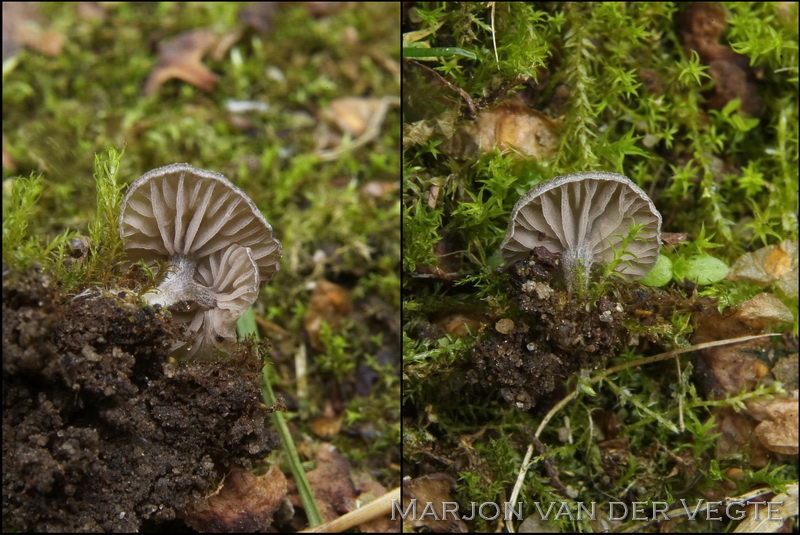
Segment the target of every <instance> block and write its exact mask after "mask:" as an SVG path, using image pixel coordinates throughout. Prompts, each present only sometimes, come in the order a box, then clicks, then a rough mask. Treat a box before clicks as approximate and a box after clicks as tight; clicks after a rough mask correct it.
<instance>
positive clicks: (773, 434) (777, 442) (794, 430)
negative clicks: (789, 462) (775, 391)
mask: <svg viewBox="0 0 800 535" xmlns="http://www.w3.org/2000/svg"><path fill="white" fill-rule="evenodd" d="M799 408H800V405H798V400H797V399H796V398H794V399H793V398H780V399H775V400H772V401H771V402H770V403H768V404H767V405H766V406H765V407H764V413H765V414H763V416H764V418H763V420H762V422H761V423H760V424H758V426H756V430H755V433H756V436H757V437H758V440H759V441H760V442H761V444H762V445H763V446H764V447H765V448H767V449H768V450H770V451H772V452H774V453H780V454H782V455H797V454H798V451H800V449H798V434H799V433H800V430H798V419H797V418H798V409H799ZM751 413H752V412H751ZM759 419H760V418H759Z"/></svg>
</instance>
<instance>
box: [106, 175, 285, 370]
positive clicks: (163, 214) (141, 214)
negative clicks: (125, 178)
mask: <svg viewBox="0 0 800 535" xmlns="http://www.w3.org/2000/svg"><path fill="white" fill-rule="evenodd" d="M119 231H120V236H121V237H122V241H123V244H124V247H125V249H126V251H127V252H128V254H129V255H130V256H131V257H132V258H133V259H135V260H144V261H145V262H147V263H151V264H152V263H154V262H156V261H158V260H166V261H167V267H166V270H165V275H164V277H163V279H162V280H161V282H160V283H159V285H158V286H157V287H156V288H155V289H154V290H152V291H149V292H146V293H145V294H144V295H143V296H142V297H143V298H144V300H145V301H147V302H148V303H149V304H151V305H161V306H163V307H165V308H168V309H169V310H171V311H172V313H173V315H174V316H175V317H176V319H177V320H178V321H180V322H183V323H186V324H188V327H189V331H190V332H192V333H195V337H196V338H198V339H196V340H194V341H193V343H192V344H191V346H189V347H188V348H187V350H188V353H189V355H195V354H200V355H204V356H207V355H208V354H209V353H210V351H211V350H212V348H214V347H216V348H219V349H225V347H227V345H228V344H229V343H230V342H232V341H233V340H235V332H234V327H235V324H236V320H237V319H238V318H239V316H241V314H242V313H243V312H244V310H246V309H247V308H248V307H249V306H250V305H252V304H253V303H254V302H255V300H256V298H257V297H258V289H259V288H260V286H261V284H264V283H266V282H268V281H269V280H270V279H271V278H272V277H273V276H274V275H275V273H276V272H277V271H278V269H279V264H278V262H279V261H280V255H281V244H280V242H279V241H278V240H276V239H275V238H274V237H273V236H272V227H270V225H269V223H267V221H266V219H264V216H262V215H261V212H259V210H258V208H256V206H255V204H253V201H251V200H250V199H249V198H248V197H247V195H245V194H244V192H242V190H240V189H239V188H237V187H236V186H234V185H233V184H232V183H231V182H230V181H229V180H228V179H226V178H225V177H224V176H222V175H220V174H218V173H214V172H211V171H205V170H203V169H197V168H196V167H192V166H191V165H189V164H180V163H176V164H172V165H168V166H165V167H159V168H158V169H153V170H152V171H150V172H148V173H145V174H144V175H142V176H141V177H140V178H139V179H137V180H136V181H135V182H134V183H133V184H131V186H130V188H129V189H128V192H127V194H126V195H125V199H124V201H123V205H122V213H121V214H120V219H119ZM181 345H182V344H181ZM178 347H179V346H178ZM176 349H177V347H176Z"/></svg>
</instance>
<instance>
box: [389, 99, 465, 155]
mask: <svg viewBox="0 0 800 535" xmlns="http://www.w3.org/2000/svg"><path fill="white" fill-rule="evenodd" d="M459 117H460V113H459V111H458V109H457V108H454V109H449V110H447V111H444V112H442V113H440V114H438V115H436V116H435V117H433V118H432V119H422V120H419V121H416V122H413V123H403V148H404V149H408V148H411V147H413V146H415V145H421V144H423V143H426V142H427V141H428V140H429V139H430V138H431V137H433V136H434V135H436V136H442V137H443V138H445V139H450V138H451V137H453V136H454V135H455V133H456V123H457V122H458V118H459Z"/></svg>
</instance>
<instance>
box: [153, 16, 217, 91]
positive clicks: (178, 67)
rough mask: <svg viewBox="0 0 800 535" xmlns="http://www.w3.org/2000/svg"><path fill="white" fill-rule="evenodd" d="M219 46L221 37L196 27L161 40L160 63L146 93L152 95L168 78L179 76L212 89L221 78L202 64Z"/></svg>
mask: <svg viewBox="0 0 800 535" xmlns="http://www.w3.org/2000/svg"><path fill="white" fill-rule="evenodd" d="M216 45H217V37H216V36H215V35H214V33H213V32H211V31H209V30H192V31H189V32H185V33H182V34H180V35H179V36H177V37H175V38H174V39H171V40H169V41H165V42H163V43H161V44H160V45H159V47H158V62H157V63H156V66H155V67H154V68H153V70H152V71H151V72H150V76H149V77H148V78H147V82H145V86H144V94H145V95H152V94H153V93H155V92H156V91H158V89H159V88H160V87H161V85H162V84H163V83H164V82H166V81H167V80H171V79H173V78H177V79H179V80H183V81H184V82H187V83H189V84H192V85H193V86H195V87H197V88H199V89H202V90H203V91H211V90H213V89H214V86H216V84H217V81H219V77H218V76H217V75H216V74H214V73H213V72H211V71H210V70H209V69H208V68H207V67H206V66H205V65H203V63H202V59H203V57H204V56H205V55H206V54H208V53H209V52H211V51H212V50H213V49H214V47H215V46H216Z"/></svg>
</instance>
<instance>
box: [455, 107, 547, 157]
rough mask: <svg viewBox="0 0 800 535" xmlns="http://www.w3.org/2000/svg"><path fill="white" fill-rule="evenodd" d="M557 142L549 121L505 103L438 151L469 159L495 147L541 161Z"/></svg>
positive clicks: (525, 109) (485, 111)
mask: <svg viewBox="0 0 800 535" xmlns="http://www.w3.org/2000/svg"><path fill="white" fill-rule="evenodd" d="M557 143H558V128H557V126H556V123H555V122H554V121H553V120H552V119H550V118H549V117H547V116H546V115H544V114H541V113H539V112H538V111H536V110H533V109H531V108H529V107H527V106H524V105H522V104H517V103H506V104H501V105H500V106H498V107H496V108H494V109H492V110H484V111H482V112H480V113H479V114H478V116H477V117H476V118H475V121H474V122H472V123H470V124H468V125H466V126H463V127H461V128H460V129H459V130H458V131H457V132H456V134H455V135H454V136H453V137H452V138H451V139H449V140H447V141H446V142H445V143H443V144H442V151H443V152H445V153H446V154H449V155H451V156H453V157H454V158H471V157H473V156H476V155H477V154H478V153H479V152H489V151H491V150H494V149H495V148H499V149H500V150H510V149H512V148H513V149H516V150H517V151H519V152H520V153H522V154H524V155H526V156H532V157H534V158H535V159H537V160H542V159H545V158H547V157H549V156H550V155H551V154H553V152H554V151H555V149H556V146H557Z"/></svg>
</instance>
